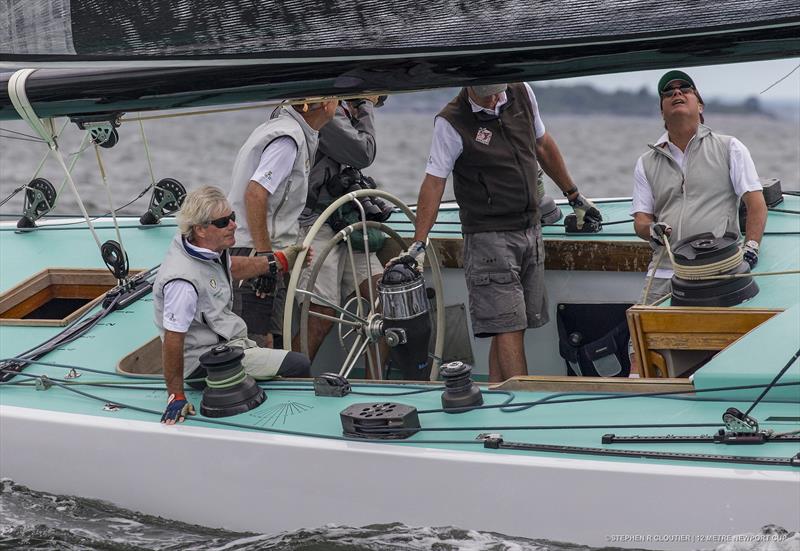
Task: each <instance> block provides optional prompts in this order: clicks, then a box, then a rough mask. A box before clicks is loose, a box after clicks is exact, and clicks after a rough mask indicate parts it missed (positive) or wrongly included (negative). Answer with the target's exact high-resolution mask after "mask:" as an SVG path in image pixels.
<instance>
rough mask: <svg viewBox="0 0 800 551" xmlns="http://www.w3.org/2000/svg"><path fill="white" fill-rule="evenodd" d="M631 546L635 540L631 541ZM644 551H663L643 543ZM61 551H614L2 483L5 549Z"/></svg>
mask: <svg viewBox="0 0 800 551" xmlns="http://www.w3.org/2000/svg"><path fill="white" fill-rule="evenodd" d="M628 545H630V542H629V543H628ZM642 548H658V545H657V544H643V545H642ZM19 549H26V550H28V549H30V550H42V551H44V550H48V551H49V550H53V551H56V550H58V551H95V550H98V551H106V550H108V551H177V550H181V551H593V550H594V551H600V550H601V549H602V551H613V550H616V549H620V548H618V547H603V548H593V547H587V546H583V545H577V544H569V543H560V542H553V541H547V540H537V539H527V538H519V537H511V536H505V535H503V534H497V533H492V532H479V531H476V530H467V529H461V528H456V527H451V526H446V527H412V526H407V525H405V524H401V523H391V524H375V525H370V526H364V527H361V528H354V527H350V526H340V525H333V524H331V525H326V526H322V527H319V528H311V529H303V530H297V531H295V532H287V533H281V534H277V535H266V534H253V533H242V532H230V531H226V530H221V529H216V528H206V527H204V526H198V525H193V524H185V523H182V522H177V521H172V520H168V519H164V518H161V517H156V516H151V515H145V514H142V513H137V512H134V511H129V510H126V509H120V508H118V507H115V506H113V505H111V504H109V503H106V502H103V501H97V500H92V499H84V498H78V497H70V496H58V495H53V494H48V493H43V492H36V491H33V490H30V489H29V488H27V487H25V486H22V485H18V484H14V482H13V481H11V480H7V479H5V480H2V481H0V550H15V551H16V550H19ZM686 549H702V550H704V551H705V550H712V549H713V550H715V551H800V534H798V533H797V532H792V533H790V532H787V531H786V530H784V529H783V528H781V527H777V526H772V525H770V526H765V527H764V528H762V530H761V531H760V532H758V533H755V534H744V535H741V536H740V537H739V536H737V537H731V538H730V540H729V541H726V542H724V543H721V544H719V545H716V546H710V547H709V546H707V545H704V546H693V545H691V544H689V545H687V546H686Z"/></svg>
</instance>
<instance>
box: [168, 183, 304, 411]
mask: <svg viewBox="0 0 800 551" xmlns="http://www.w3.org/2000/svg"><path fill="white" fill-rule="evenodd" d="M177 217H178V225H179V229H180V233H178V234H177V235H176V236H175V239H174V240H173V241H172V243H171V244H170V246H169V249H168V250H167V254H166V256H165V257H164V261H163V262H162V263H161V267H160V268H159V270H158V276H157V277H156V280H155V283H154V285H153V303H154V306H155V323H156V325H157V326H158V329H159V332H160V333H161V340H162V353H161V358H162V363H163V369H164V379H165V381H166V385H167V392H168V393H169V398H168V401H167V408H166V411H165V412H164V415H163V416H162V417H161V421H162V422H163V423H167V424H169V425H171V424H174V423H176V422H182V421H183V420H184V418H185V417H186V416H187V415H194V413H195V412H194V406H192V404H191V403H190V402H189V401H187V399H186V396H185V395H184V393H183V382H184V379H194V380H196V379H203V378H204V377H205V376H206V373H205V368H203V367H201V366H200V356H202V355H203V354H204V353H205V352H208V351H209V350H211V349H212V348H213V347H215V346H217V345H219V344H222V343H227V344H228V345H229V346H238V347H241V348H243V349H244V358H243V359H242V366H243V367H244V370H245V372H247V373H248V374H250V375H252V376H253V378H255V379H257V380H258V379H269V378H272V377H275V376H284V377H308V376H309V374H310V363H309V361H308V358H306V357H305V356H303V355H302V354H298V353H296V352H286V351H285V350H273V349H270V348H259V347H258V346H257V345H256V343H255V342H254V341H252V340H250V339H248V338H247V325H246V324H245V322H244V320H242V318H240V317H239V316H237V315H236V314H234V313H233V310H232V307H233V285H232V281H233V280H234V279H253V278H255V280H256V285H258V280H259V278H260V277H261V276H265V275H267V274H268V273H269V270H270V266H269V263H268V260H267V258H266V257H263V256H261V257H241V256H235V257H231V256H230V255H229V254H228V249H229V248H230V247H232V246H233V245H234V243H235V239H234V232H235V231H236V213H234V212H233V210H232V209H231V206H230V204H229V203H228V200H227V199H226V197H225V194H224V193H222V191H221V190H220V189H218V188H216V187H213V186H205V187H202V188H199V189H196V190H193V191H191V192H190V193H189V194H188V195H187V196H186V199H185V200H184V202H183V206H182V207H181V210H180V212H179V213H178V216H177ZM299 250H300V249H299V247H289V248H287V249H284V250H283V251H278V252H276V253H275V254H276V256H279V258H280V262H279V264H281V265H282V266H289V269H291V267H292V265H293V264H294V260H295V259H296V258H297V252H298V251H299ZM281 257H282V258H281ZM189 384H190V386H192V387H193V388H203V386H204V383H203V382H202V381H197V382H192V383H189Z"/></svg>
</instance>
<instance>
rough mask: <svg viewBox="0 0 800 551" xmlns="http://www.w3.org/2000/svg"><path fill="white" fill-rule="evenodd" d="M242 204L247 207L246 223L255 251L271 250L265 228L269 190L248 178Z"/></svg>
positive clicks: (267, 232)
mask: <svg viewBox="0 0 800 551" xmlns="http://www.w3.org/2000/svg"><path fill="white" fill-rule="evenodd" d="M244 204H245V208H246V209H247V213H246V215H247V225H248V226H249V228H250V236H251V237H252V238H253V248H254V249H255V250H257V251H271V250H272V241H270V238H269V231H268V230H267V206H268V205H269V192H268V191H267V190H266V188H264V186H262V185H261V184H259V183H258V182H256V181H253V180H250V181H249V182H248V183H247V189H246V190H245V192H244Z"/></svg>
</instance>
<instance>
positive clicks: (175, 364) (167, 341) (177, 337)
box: [161, 329, 186, 394]
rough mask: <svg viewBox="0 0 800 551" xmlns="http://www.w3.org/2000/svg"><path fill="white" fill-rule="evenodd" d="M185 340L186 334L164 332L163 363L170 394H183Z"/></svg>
mask: <svg viewBox="0 0 800 551" xmlns="http://www.w3.org/2000/svg"><path fill="white" fill-rule="evenodd" d="M185 338H186V333H177V332H175V331H170V330H168V329H167V330H165V331H164V342H163V343H162V345H161V363H162V366H163V369H164V381H165V382H166V384H167V393H168V394H182V393H183V342H184V340H185Z"/></svg>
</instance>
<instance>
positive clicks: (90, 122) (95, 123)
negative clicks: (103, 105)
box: [70, 113, 122, 149]
mask: <svg viewBox="0 0 800 551" xmlns="http://www.w3.org/2000/svg"><path fill="white" fill-rule="evenodd" d="M121 115H122V114H121V113H99V114H96V115H78V116H75V117H70V120H71V121H72V122H74V123H75V124H77V125H78V128H80V129H81V130H86V131H87V132H89V135H90V136H91V137H92V143H94V144H96V145H99V146H100V147H104V148H106V149H107V148H110V147H114V146H115V145H117V143H118V142H119V132H117V128H118V127H119V124H120V116H121Z"/></svg>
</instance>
